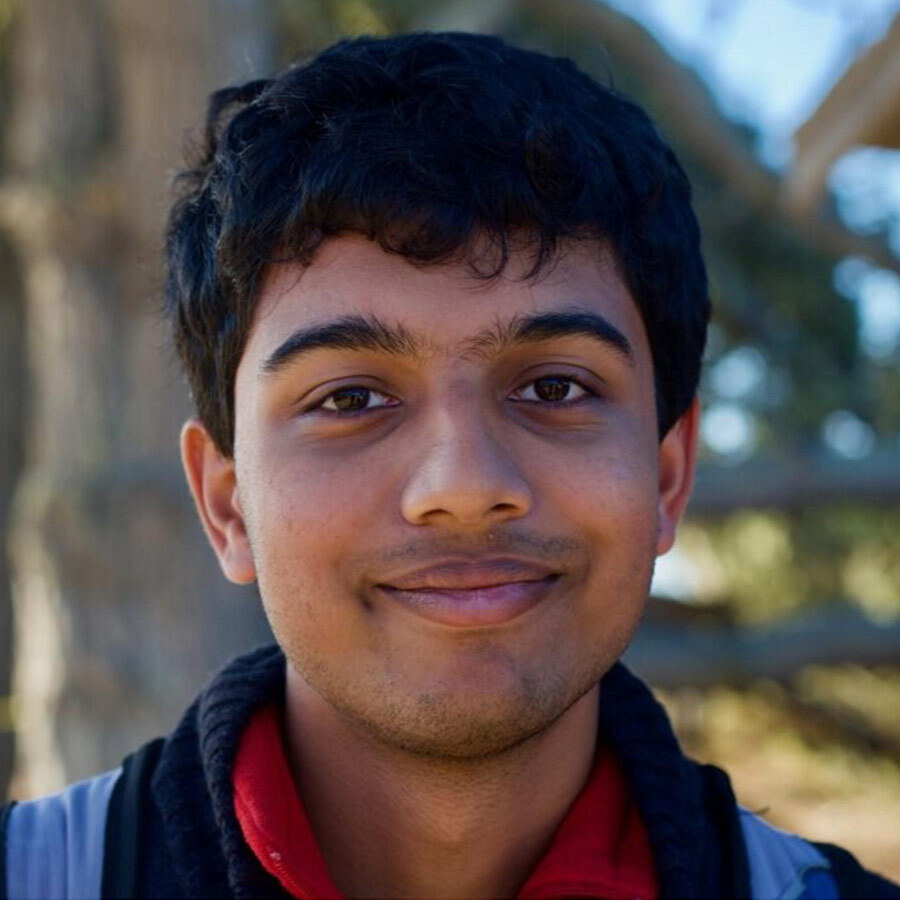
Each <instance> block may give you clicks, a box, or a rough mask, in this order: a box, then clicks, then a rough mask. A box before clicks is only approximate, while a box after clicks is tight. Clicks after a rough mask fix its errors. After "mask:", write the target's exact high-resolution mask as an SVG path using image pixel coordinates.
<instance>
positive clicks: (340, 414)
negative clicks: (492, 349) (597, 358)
mask: <svg viewBox="0 0 900 900" xmlns="http://www.w3.org/2000/svg"><path fill="white" fill-rule="evenodd" d="M550 379H555V380H557V381H567V382H570V383H571V384H574V385H576V386H578V387H580V388H581V389H582V390H583V391H586V393H587V396H584V397H579V398H578V399H577V400H562V401H559V402H554V401H552V400H525V401H523V400H518V401H516V402H517V403H531V404H533V405H534V404H536V405H540V406H545V407H552V408H554V409H568V408H569V407H571V406H575V405H577V404H579V403H583V402H585V401H586V400H590V399H592V398H595V397H597V396H599V395H598V394H597V393H596V391H593V390H591V388H589V387H588V386H587V385H585V384H583V383H582V382H581V381H579V380H578V379H577V378H575V377H573V376H571V375H562V374H558V375H554V374H550V375H541V376H540V378H534V379H532V380H531V381H529V382H527V383H526V384H525V386H524V387H529V386H530V385H533V384H536V383H537V382H538V381H544V380H550ZM354 390H356V391H367V392H368V393H369V394H380V395H381V396H383V397H387V396H389V395H388V394H385V393H384V392H383V391H376V390H375V389H374V388H370V387H366V386H365V385H361V384H350V385H347V386H346V387H342V388H338V390H336V391H332V392H331V393H330V394H327V395H326V396H324V397H323V398H322V399H321V400H320V401H319V402H318V403H316V404H314V405H313V406H310V407H309V408H308V409H306V410H305V411H304V412H307V413H311V412H321V413H323V414H324V415H326V416H333V417H335V418H340V419H352V418H356V417H357V416H361V415H364V414H365V413H370V412H373V411H374V410H375V409H392V408H393V406H392V405H387V406H377V407H374V408H373V409H354V410H334V409H325V408H324V404H325V403H326V402H327V401H328V400H330V399H331V398H332V397H335V396H336V395H338V394H343V393H345V392H349V391H354ZM518 390H520V391H521V390H524V388H519V389H518Z"/></svg>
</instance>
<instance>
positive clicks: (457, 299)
mask: <svg viewBox="0 0 900 900" xmlns="http://www.w3.org/2000/svg"><path fill="white" fill-rule="evenodd" d="M531 264H532V259H531V257H529V256H527V255H525V254H513V255H512V256H511V257H510V261H509V265H508V266H507V268H506V269H505V270H504V272H503V274H502V275H501V276H500V277H499V278H498V279H495V280H490V281H483V280H479V279H477V278H475V277H473V276H472V274H471V272H470V271H469V269H468V267H467V266H466V265H465V264H464V263H454V264H447V265H431V266H416V265H414V264H412V263H410V262H409V261H408V260H406V259H405V258H403V257H401V256H399V255H397V254H389V253H386V252H384V251H383V250H381V248H380V247H379V246H378V245H377V244H375V243H374V242H372V241H369V240H367V239H365V238H363V237H359V236H345V237H340V238H334V239H331V240H330V241H328V242H326V243H325V244H323V245H322V246H321V247H320V248H319V250H318V252H317V254H316V256H315V258H314V260H313V262H312V263H311V264H310V265H309V266H307V267H301V266H299V265H296V264H281V265H278V266H273V267H271V268H270V269H269V271H268V272H267V273H266V278H265V280H264V283H263V287H262V289H261V291H260V295H259V298H258V303H257V309H256V311H255V315H254V321H253V326H252V328H251V332H250V335H249V337H248V340H247V343H246V345H245V350H244V355H243V357H242V359H241V365H240V369H242V370H245V371H246V370H247V369H253V370H259V369H260V367H264V366H265V364H266V361H267V360H271V357H272V354H273V353H276V352H277V350H278V348H279V346H280V345H281V344H282V342H283V341H285V339H286V338H287V337H288V336H290V335H292V334H294V333H296V332H297V330H298V329H302V328H308V327H310V326H317V325H325V324H327V323H332V322H335V321H337V320H339V319H341V318H344V317H347V316H348V315H353V316H361V317H364V318H367V317H374V318H376V319H377V320H378V321H382V322H386V323H388V324H389V326H390V327H391V329H392V331H395V332H396V331H400V332H402V333H403V334H404V335H405V337H406V338H408V340H407V341H405V346H403V347H400V348H398V349H399V352H400V353H402V354H404V355H407V356H408V357H409V358H411V359H414V360H415V361H416V362H418V363H420V364H425V363H427V362H430V361H434V360H435V359H438V358H447V359H450V358H464V359H469V360H472V359H477V358H487V357H489V355H490V353H491V351H492V350H493V349H495V348H496V347H498V346H501V345H503V344H504V338H508V337H509V336H510V334H511V333H512V326H513V324H514V323H516V322H517V321H519V320H521V319H522V318H523V317H526V316H529V315H532V314H538V313H553V312H561V311H570V310H572V309H579V310H584V311H586V312H593V313H596V314H597V315H598V316H601V317H602V318H603V319H604V320H605V321H606V322H608V323H609V324H610V325H611V326H612V328H613V330H615V331H618V332H620V333H621V334H622V335H624V336H625V338H626V339H627V344H628V345H630V347H631V350H632V352H633V354H634V356H635V360H634V361H635V362H636V363H638V364H639V367H641V368H642V367H643V366H642V365H641V363H643V362H644V361H645V358H646V357H647V356H648V348H647V346H646V336H645V333H644V328H643V323H642V320H641V317H640V314H639V312H638V310H637V307H636V306H635V304H634V301H633V300H632V298H631V296H630V294H629V292H628V290H627V288H626V287H625V285H624V283H623V282H622V280H621V277H620V276H619V274H618V271H617V267H616V266H615V264H614V261H613V259H612V256H611V254H610V253H609V252H608V251H606V250H605V248H604V247H603V246H602V245H601V244H599V243H598V242H596V241H590V242H579V243H574V242H572V243H569V244H564V245H563V249H562V252H561V254H560V257H559V259H558V260H557V261H556V263H555V264H554V265H553V266H552V267H550V268H548V270H547V271H545V272H542V273H541V275H540V277H539V278H537V279H530V280H526V279H524V278H523V276H524V275H526V274H527V273H528V270H529V269H530V266H531Z"/></svg>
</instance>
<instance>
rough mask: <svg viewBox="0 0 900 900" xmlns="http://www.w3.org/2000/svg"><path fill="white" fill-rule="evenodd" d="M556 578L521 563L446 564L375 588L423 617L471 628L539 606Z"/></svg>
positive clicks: (545, 569) (410, 574)
mask: <svg viewBox="0 0 900 900" xmlns="http://www.w3.org/2000/svg"><path fill="white" fill-rule="evenodd" d="M559 577H560V576H559V573H555V572H552V571H550V570H549V569H547V568H546V567H544V566H540V565H536V564H534V563H530V562H527V561H523V560H514V559H494V560H489V561H480V562H478V563H466V562H446V563H442V564H440V565H437V566H430V567H428V568H426V569H419V570H417V571H415V572H409V573H406V574H404V575H401V576H398V577H395V578H392V580H391V583H390V584H379V585H377V587H378V588H379V589H380V590H381V591H383V592H384V593H385V594H386V595H387V596H389V597H390V598H391V599H392V600H394V601H396V602H398V603H399V604H400V605H402V606H403V607H405V608H406V609H407V610H410V611H411V612H414V613H416V614H417V615H419V616H421V617H422V618H425V619H428V620H430V621H432V622H437V623H439V624H441V625H449V626H453V627H457V628H474V627H484V626H490V625H500V624H502V623H504V622H508V621H510V620H512V619H514V618H516V617H518V616H520V615H521V614H523V613H525V612H526V611H527V610H529V609H531V608H532V607H533V606H535V605H536V604H538V603H539V602H540V601H541V600H542V599H544V597H545V596H546V595H547V593H548V592H549V591H550V589H551V588H552V586H553V585H554V584H555V583H556V581H557V580H558V579H559Z"/></svg>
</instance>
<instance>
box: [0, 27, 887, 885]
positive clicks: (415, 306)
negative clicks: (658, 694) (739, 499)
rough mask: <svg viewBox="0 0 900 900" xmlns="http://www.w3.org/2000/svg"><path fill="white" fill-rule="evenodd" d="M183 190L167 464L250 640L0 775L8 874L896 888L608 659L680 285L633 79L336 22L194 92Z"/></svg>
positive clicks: (677, 240)
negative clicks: (262, 77)
mask: <svg viewBox="0 0 900 900" xmlns="http://www.w3.org/2000/svg"><path fill="white" fill-rule="evenodd" d="M182 184H183V187H184V192H183V194H182V196H181V199H180V200H179V202H178V203H177V205H176V207H175V209H174V210H173V213H172V217H171V220H170V226H169V232H168V264H169V279H168V286H167V302H168V309H169V312H170V314H171V318H172V322H173V327H174V333H175V341H176V345H177V347H178V350H179V353H180V356H181V359H182V361H183V363H184V365H185V367H186V369H187V373H188V375H189V378H190V382H191V386H192V389H193V395H194V399H195V402H196V406H197V414H198V415H197V418H196V419H192V420H191V421H189V422H188V423H187V424H186V425H185V427H184V430H183V432H182V444H181V449H182V458H183V461H184V466H185V470H186V473H187V478H188V481H189V483H190V487H191V491H192V492H193V496H194V499H195V501H196V505H197V509H198V511H199V514H200V516H201V518H202V521H203V524H204V527H205V529H206V532H207V534H208V536H209V539H210V542H211V543H212V545H213V548H214V549H215V552H216V553H217V555H218V557H219V560H220V563H221V566H222V569H223V571H224V573H225V575H226V577H228V578H229V579H231V580H232V581H235V582H239V583H248V582H252V581H257V582H258V584H259V592H260V596H261V598H262V602H263V604H264V606H265V610H266V613H267V615H268V618H269V621H270V622H271V625H272V629H273V631H274V634H275V636H276V638H277V641H278V644H277V646H274V647H271V648H264V649H262V650H260V651H257V652H256V653H253V654H250V655H249V656H246V657H243V658H241V659H239V660H237V661H236V662H234V663H232V664H231V665H230V666H228V667H227V668H226V669H225V670H224V671H223V672H222V673H221V674H220V675H219V676H217V677H216V678H215V679H214V680H213V682H212V683H211V684H210V685H209V686H208V687H207V688H206V689H205V690H204V691H203V693H201V695H200V696H199V698H198V699H197V701H196V703H195V704H194V705H193V706H192V707H191V708H190V710H189V711H188V712H187V713H186V715H185V717H184V719H183V721H182V722H181V724H180V725H179V726H178V728H177V729H176V731H175V732H174V733H173V734H172V735H171V736H169V737H168V738H167V739H165V741H157V742H154V743H152V744H150V745H148V746H147V747H145V748H143V749H142V750H141V751H139V752H138V753H137V754H136V755H134V756H132V757H130V758H129V759H128V760H126V762H125V764H124V765H123V767H122V768H121V769H119V770H116V771H115V772H111V773H107V774H106V775H103V776H100V777H98V778H96V779H92V780H91V781H88V782H85V783H82V784H81V785H76V786H74V787H72V788H69V789H68V790H67V791H65V792H63V793H62V794H60V795H56V796H55V797H51V798H45V799H44V800H40V801H36V802H33V803H23V804H20V805H19V806H15V807H13V808H12V810H11V812H8V813H7V819H8V821H7V845H6V851H5V859H6V865H7V873H6V878H7V886H8V889H9V890H10V896H26V895H28V896H55V895H59V896H62V895H66V896H100V895H101V894H102V895H103V896H107V895H108V896H135V897H137V896H144V897H226V896H229V897H231V896H233V897H285V896H294V897H342V896H343V897H416V898H423V897H427V898H439V897H447V898H469V897H480V898H485V897H523V898H556V897H604V898H626V897H627V898H634V897H641V898H653V897H726V896H728V897H739V896H740V897H745V896H753V897H776V896H778V897H804V898H813V897H820V898H826V897H837V896H876V895H881V896H900V891H896V890H895V889H894V888H893V886H891V885H889V884H888V883H887V882H885V881H883V880H882V879H880V878H878V877H877V876H874V875H872V874H870V873H867V872H865V871H864V870H863V869H861V868H860V867H859V865H858V864H857V863H856V862H855V861H854V860H853V858H852V857H850V856H849V854H846V853H845V852H844V851H841V850H838V849H837V848H833V847H828V846H819V845H814V844H811V843H808V842H806V841H803V840H801V839H800V838H797V837H794V836H791V835H786V834H784V833H782V832H778V831H776V830H774V829H772V828H770V827H769V826H767V825H766V824H764V823H763V822H762V821H761V820H759V819H757V818H756V817H754V816H752V815H751V814H750V813H748V812H745V811H742V810H739V809H738V807H737V806H736V804H735V800H734V797H733V794H732V792H731V789H730V787H729V784H728V780H727V778H726V776H725V775H724V774H723V773H722V772H720V771H719V770H717V769H714V768H712V767H708V766H699V765H697V764H695V763H693V762H691V761H689V760H687V759H685V758H684V757H683V756H682V755H681V753H680V751H679V749H678V746H677V744H676V742H675V739H674V737H673V735H672V732H671V730H670V728H669V725H668V723H667V721H666V719H665V716H664V714H663V712H662V710H661V708H660V707H659V706H658V705H657V704H656V702H655V701H654V700H653V699H652V697H651V695H650V694H649V692H648V691H647V689H646V688H645V687H644V686H643V685H642V684H641V683H640V682H639V681H638V680H637V679H636V678H634V676H632V675H630V674H629V673H628V672H627V671H626V670H625V669H624V668H623V667H622V666H621V665H620V664H619V663H617V660H618V658H619V657H620V656H621V654H622V652H623V651H624V649H625V648H626V646H627V645H628V642H629V641H630V640H631V638H632V636H633V634H634V632H635V629H636V628H637V625H638V623H639V621H640V618H641V615H642V612H643V609H644V604H645V601H646V598H647V593H648V589H649V585H650V580H651V574H652V571H653V564H654V559H655V557H656V556H657V555H659V554H661V553H665V552H666V551H667V550H668V549H669V548H670V547H671V545H672V542H673V540H674V535H675V528H676V525H677V523H678V521H679V518H680V517H681V515H682V513H683V511H684V508H685V505H686V503H687V500H688V496H689V494H690V489H691V482H692V477H693V472H694V462H695V447H696V440H697V425H698V416H699V413H698V406H697V401H696V399H695V391H696V386H697V380H698V374H699V369H700V359H701V355H702V351H703V346H704V341H705V334H706V325H707V319H708V314H709V304H708V299H707V290H706V277H705V272H704V267H703V263H702V260H701V256H700V250H699V234H698V229H697V224H696V221H695V218H694V215H693V213H692V211H691V207H690V201H689V187H688V183H687V181H686V179H685V176H684V174H683V172H682V170H681V168H680V167H679V165H678V163H677V162H676V160H675V158H674V156H673V154H672V152H671V150H670V149H669V148H668V147H667V146H666V145H665V144H664V143H663V142H662V140H661V139H660V137H659V136H658V135H657V133H656V132H655V130H654V128H653V126H652V125H651V123H650V122H649V120H648V119H647V116H646V115H645V114H644V113H643V112H642V111H641V110H640V109H639V108H638V107H636V106H635V105H634V104H632V103H630V102H629V101H628V100H626V99H624V98H623V97H621V96H620V95H618V94H617V93H615V92H614V91H612V90H609V89H607V88H604V87H601V86H600V85H598V84H596V83H595V82H594V81H592V80H591V79H590V78H588V77H587V76H586V75H584V74H583V73H581V72H580V71H578V70H577V69H576V68H575V66H574V65H573V64H572V63H570V62H568V61H566V60H560V59H551V58H548V57H546V56H543V55H540V54H536V53H530V52H525V51H522V50H518V49H515V48H512V47H510V46H508V45H506V44H504V43H502V42H501V41H499V40H497V39H495V38H489V37H484V36H473V35H461V34H444V35H408V36H402V37H394V38H389V39H384V40H374V39H367V38H366V39H360V40H355V41H349V42H343V43H340V44H338V45H336V46H334V47H332V48H330V49H328V50H326V51H325V52H323V53H322V54H321V55H319V56H318V57H317V58H316V59H314V60H313V61H312V62H310V63H308V64H306V65H304V66H300V67H295V68H291V69H289V70H288V71H287V72H285V73H284V74H283V75H281V76H280V77H279V78H277V79H274V80H272V81H257V82H253V83H250V84H247V85H245V86H243V87H239V88H234V89H229V90H225V91H221V92H219V93H218V94H216V95H214V97H213V99H212V104H211V109H210V117H209V125H208V131H207V145H206V148H205V152H204V154H203V156H202V158H201V159H199V160H197V161H196V162H195V164H194V166H193V167H192V168H191V169H190V170H189V171H188V172H187V173H186V174H185V175H184V177H183V179H182ZM48 861H49V862H52V863H54V865H49V864H48ZM10 886H11V887H10Z"/></svg>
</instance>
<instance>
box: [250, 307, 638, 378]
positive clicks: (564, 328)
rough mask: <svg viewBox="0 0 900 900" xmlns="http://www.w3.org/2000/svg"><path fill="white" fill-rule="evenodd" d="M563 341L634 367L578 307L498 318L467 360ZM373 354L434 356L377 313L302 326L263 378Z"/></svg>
mask: <svg viewBox="0 0 900 900" xmlns="http://www.w3.org/2000/svg"><path fill="white" fill-rule="evenodd" d="M560 337H587V338H591V339H592V340H594V341H597V342H598V343H600V344H602V345H603V346H604V347H605V348H606V349H609V350H613V351H615V352H616V353H617V354H618V355H619V356H621V357H622V358H623V359H624V361H625V362H627V363H628V364H629V365H632V366H633V365H634V351H633V349H632V347H631V344H630V343H629V341H628V338H626V337H625V335H624V334H622V332H621V331H619V329H618V328H616V327H615V325H613V324H612V323H611V322H610V321H609V320H608V319H606V318H604V317H603V316H602V315H600V314H599V313H596V312H593V311H592V310H586V309H582V308H578V307H573V308H568V309H564V310H559V311H554V312H547V313H531V314H528V315H524V314H521V313H520V314H517V315H515V316H513V318H512V319H510V320H509V321H507V322H503V321H501V320H499V319H497V320H496V321H495V322H494V325H493V327H491V328H487V329H485V330H484V331H481V332H479V333H478V334H476V335H474V336H473V337H471V338H467V339H466V340H464V341H462V342H461V344H460V345H459V347H458V353H459V355H460V356H463V357H468V358H471V357H477V358H480V359H484V360H490V359H491V358H496V357H498V356H501V355H502V354H503V353H506V352H508V351H509V350H511V349H512V348H513V347H516V346H519V345H522V344H535V343H540V342H541V341H549V340H553V339H554V338H560ZM320 349H330V350H351V351H364V350H373V351H375V352H377V353H383V354H386V355H389V356H399V357H405V358H408V359H412V360H414V361H415V362H418V363H420V364H421V363H423V362H424V361H425V360H426V358H427V357H428V355H429V354H433V353H434V352H435V348H434V346H433V344H432V342H431V341H429V340H425V339H424V338H421V337H417V336H416V335H414V334H413V333H411V332H410V331H409V330H407V329H406V328H405V327H403V326H402V325H399V324H398V325H392V324H390V323H388V322H385V321H384V320H382V319H380V318H379V317H378V316H375V315H371V314H369V315H362V314H353V315H347V316H341V317H340V318H338V319H335V320H334V321H332V322H325V323H322V324H319V325H311V326H307V327H304V328H298V329H297V331H295V332H294V333H293V334H292V335H290V337H288V338H287V340H285V341H284V342H283V343H282V344H280V345H279V346H278V347H277V348H276V349H275V350H274V351H273V352H272V353H271V354H270V355H269V356H268V357H266V359H265V361H264V362H263V364H262V366H261V369H260V375H261V376H272V375H275V374H276V373H277V372H279V371H281V370H282V369H284V368H285V367H286V366H287V365H289V364H291V363H295V362H296V361H297V360H298V359H299V358H300V357H301V356H304V355H306V354H308V353H310V352H312V351H313V350H320Z"/></svg>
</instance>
